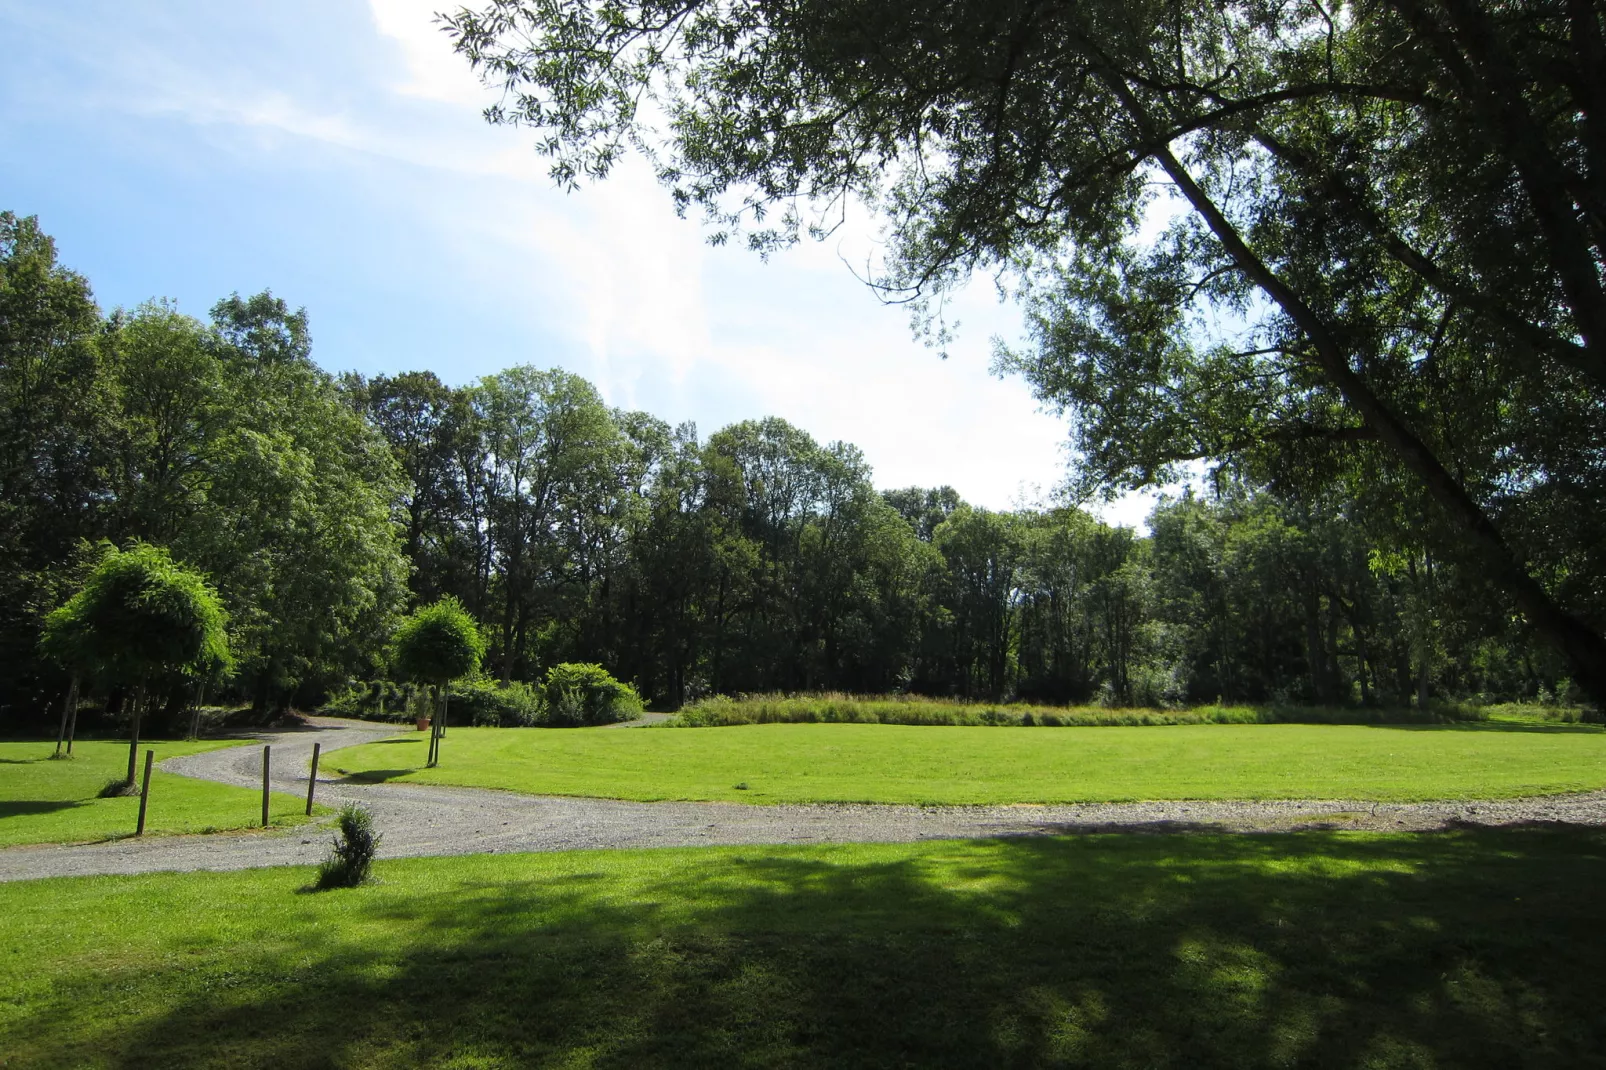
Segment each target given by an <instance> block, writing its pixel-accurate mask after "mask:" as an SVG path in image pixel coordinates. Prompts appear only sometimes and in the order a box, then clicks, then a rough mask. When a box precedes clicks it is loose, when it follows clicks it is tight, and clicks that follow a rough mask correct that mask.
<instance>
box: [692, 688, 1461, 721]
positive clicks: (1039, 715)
mask: <svg viewBox="0 0 1606 1070" xmlns="http://www.w3.org/2000/svg"><path fill="white" fill-rule="evenodd" d="M1483 719H1484V715H1483V713H1482V711H1480V710H1479V709H1477V708H1476V707H1470V706H1459V705H1444V706H1436V707H1433V708H1432V709H1429V710H1427V711H1420V710H1414V709H1378V708H1368V707H1347V706H1250V705H1220V704H1211V705H1205V706H1195V707H1192V708H1191V709H1178V710H1165V709H1148V708H1119V707H1105V706H1038V705H1031V704H1027V703H1016V702H1008V703H999V702H994V703H987V702H967V701H964V700H961V699H946V698H931V697H928V696H924V695H851V694H846V693H844V692H840V691H827V692H821V693H814V694H794V695H786V694H763V695H738V696H736V697H735V698H731V697H729V696H725V695H717V696H715V697H713V698H706V699H701V700H699V701H697V702H694V703H691V704H690V705H688V706H685V707H684V708H682V709H681V711H680V713H679V714H677V715H676V716H675V717H673V718H671V719H670V720H669V721H666V722H664V724H665V727H670V728H718V727H723V726H727V725H742V724H799V723H820V722H823V723H842V724H904V725H1000V726H1006V725H1013V726H1039V725H1041V726H1048V727H1060V726H1079V727H1080V726H1094V725H1129V726H1130V725H1176V724H1399V723H1440V722H1445V721H1477V720H1483Z"/></svg>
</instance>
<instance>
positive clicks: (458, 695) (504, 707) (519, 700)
mask: <svg viewBox="0 0 1606 1070" xmlns="http://www.w3.org/2000/svg"><path fill="white" fill-rule="evenodd" d="M451 711H452V713H451V716H452V720H453V722H454V723H456V724H471V725H473V726H475V727H476V728H529V727H532V726H534V725H539V724H544V723H546V703H545V702H544V701H543V700H542V698H541V693H540V692H539V691H537V690H536V689H535V688H533V687H531V686H530V685H529V684H526V683H522V682H520V681H518V680H515V681H513V682H512V683H510V684H508V685H507V686H506V687H502V686H501V685H500V684H498V683H497V682H496V681H495V680H491V679H489V678H487V677H483V676H479V677H471V678H469V679H467V680H458V681H457V682H456V683H454V684H452V688H451Z"/></svg>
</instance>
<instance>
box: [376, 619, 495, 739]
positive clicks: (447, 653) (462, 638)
mask: <svg viewBox="0 0 1606 1070" xmlns="http://www.w3.org/2000/svg"><path fill="white" fill-rule="evenodd" d="M395 649H396V666H397V668H399V669H400V670H401V671H402V672H403V673H404V674H406V675H407V676H409V677H411V678H412V679H414V680H417V681H419V682H421V683H424V684H426V685H429V686H431V687H433V688H434V689H435V694H436V710H435V717H434V719H433V723H432V724H431V727H430V735H429V764H430V765H432V766H433V765H434V764H436V762H438V761H439V760H440V739H441V736H443V735H445V732H446V704H447V698H448V696H447V685H449V684H450V683H451V682H452V681H453V680H460V679H462V678H463V677H465V676H470V675H472V674H473V673H475V672H476V671H478V669H479V667H480V660H481V659H482V658H484V657H485V640H484V639H482V638H481V637H480V630H479V626H478V625H476V624H475V623H474V618H473V617H471V616H470V615H469V613H468V610H466V609H464V608H463V604H462V603H461V602H459V601H458V600H457V599H455V598H450V597H447V598H443V599H441V600H440V601H438V602H435V603H433V604H431V605H427V606H425V607H424V608H422V609H420V610H418V611H417V612H415V613H413V614H412V615H410V616H409V617H408V618H407V619H406V620H404V621H402V624H401V627H399V628H397V629H396V639H395Z"/></svg>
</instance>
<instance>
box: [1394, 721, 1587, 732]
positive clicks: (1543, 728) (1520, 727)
mask: <svg viewBox="0 0 1606 1070" xmlns="http://www.w3.org/2000/svg"><path fill="white" fill-rule="evenodd" d="M1362 727H1365V728H1386V729H1393V730H1395V731H1399V732H1550V733H1557V732H1563V733H1567V732H1584V733H1600V732H1606V727H1602V726H1601V725H1598V724H1578V723H1566V724H1538V723H1535V722H1531V721H1450V722H1447V723H1444V724H1369V725H1364V726H1362Z"/></svg>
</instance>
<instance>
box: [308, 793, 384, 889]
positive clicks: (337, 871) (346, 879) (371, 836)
mask: <svg viewBox="0 0 1606 1070" xmlns="http://www.w3.org/2000/svg"><path fill="white" fill-rule="evenodd" d="M382 838H383V837H381V836H380V834H379V833H377V832H375V831H374V817H373V815H372V814H370V813H369V812H368V811H367V810H366V809H365V808H363V807H361V806H359V805H357V804H356V803H347V804H346V805H345V806H344V807H342V808H341V810H340V831H339V832H338V833H337V834H336V835H335V840H334V843H332V844H330V846H329V857H328V858H325V859H324V860H323V862H322V863H321V864H320V865H319V866H318V887H319V888H355V887H356V886H357V885H359V884H361V883H363V882H364V881H366V880H367V879H368V873H369V870H370V869H372V868H373V864H374V855H375V854H376V853H377V852H378V851H379V841H380V840H381V839H382Z"/></svg>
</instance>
